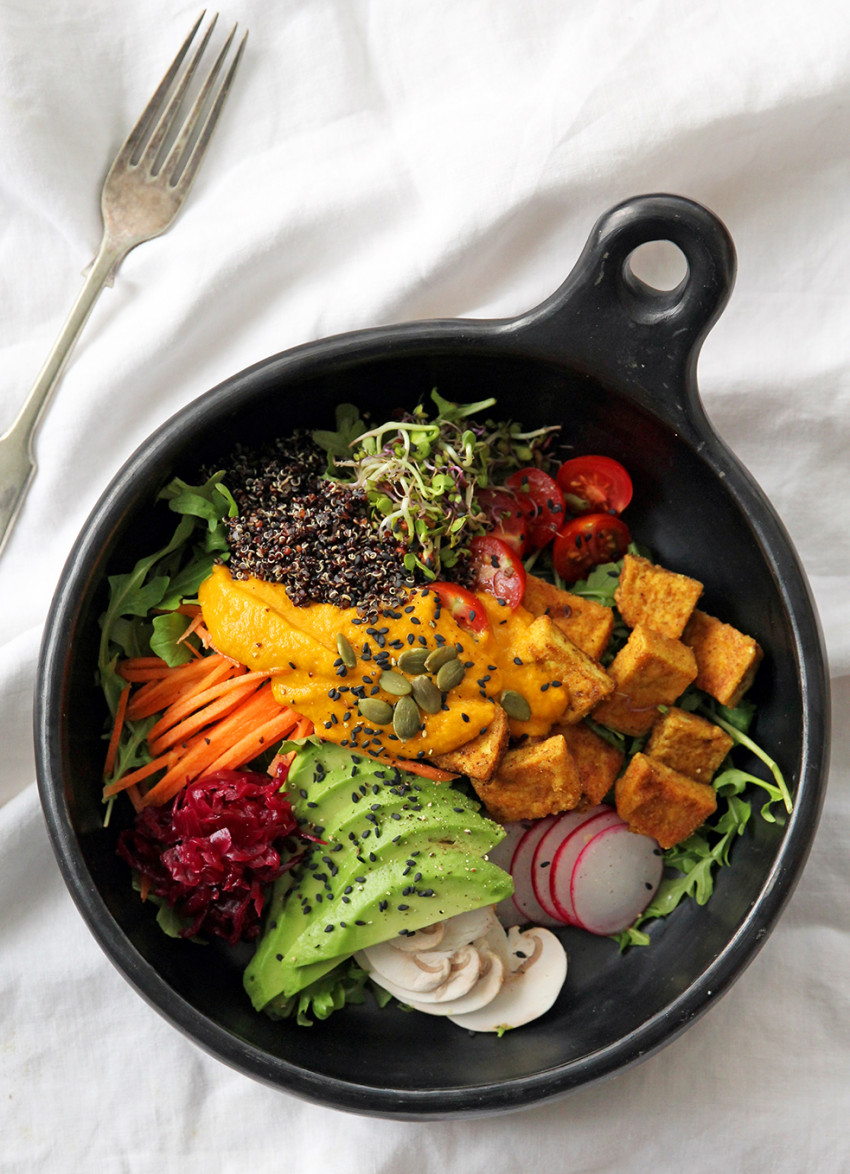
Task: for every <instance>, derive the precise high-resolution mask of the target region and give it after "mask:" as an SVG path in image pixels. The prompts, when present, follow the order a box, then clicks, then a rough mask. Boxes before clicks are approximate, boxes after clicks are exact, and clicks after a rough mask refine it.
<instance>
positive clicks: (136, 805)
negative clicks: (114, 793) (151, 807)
mask: <svg viewBox="0 0 850 1174" xmlns="http://www.w3.org/2000/svg"><path fill="white" fill-rule="evenodd" d="M124 794H125V795H126V796H127V798H128V799H129V800H130V802H131V803H132V804H133V810H134V811H135V812H136V815H138V814H139V812H140V811H141V810H142V792H141V791H140V790H139V784H138V783H133V784H132V785H131V786H129V787H128V788H127V790H126V791H125V792H124Z"/></svg>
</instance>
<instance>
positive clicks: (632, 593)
mask: <svg viewBox="0 0 850 1174" xmlns="http://www.w3.org/2000/svg"><path fill="white" fill-rule="evenodd" d="M701 595H702V583H700V582H698V580H696V579H691V578H689V577H688V576H687V575H680V574H677V573H676V572H675V571H667V570H665V569H664V567H659V566H656V564H655V563H652V562H650V561H649V559H646V558H641V557H640V556H639V555H634V554H627V555H625V557H624V558H623V569H622V572H621V573H620V582H619V584H618V585H617V590H616V591H615V592H614V600H615V602H616V604H617V607H618V608H619V611H620V615H621V616H622V617H623V619H624V620H625V621H626V623H627V624H628V626H629V627H630V628H635V627H637V625H638V624H645V625H646V627H648V628H653V629H654V630H655V631H656V632H661V634H662V635H663V636H669V637H670V638H671V639H673V640H677V639H678V638H679V637H680V636H681V635H682V632H683V631H684V630H685V624H686V623H687V622H688V620H689V619H690V617H691V614H692V612H693V610H694V608H695V607H696V605H697V600H698V599H699V597H700V596H701Z"/></svg>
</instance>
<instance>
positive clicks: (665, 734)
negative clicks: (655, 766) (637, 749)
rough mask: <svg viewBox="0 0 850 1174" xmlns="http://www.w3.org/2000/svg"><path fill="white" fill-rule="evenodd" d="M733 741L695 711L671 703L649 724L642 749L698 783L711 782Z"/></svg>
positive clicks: (718, 727)
mask: <svg viewBox="0 0 850 1174" xmlns="http://www.w3.org/2000/svg"><path fill="white" fill-rule="evenodd" d="M733 745H734V743H733V742H732V739H731V738H730V737H729V735H728V734H727V733H726V731H725V730H721V728H720V726H718V725H715V723H714V722H711V721H708V719H707V718H704V717H700V715H699V714H698V713H688V712H686V711H685V710H684V709H678V708H677V707H676V706H673V708H672V709H670V710H668V712H667V713H665V714H664V715H663V716H662V717H660V718H659V719H658V721H657V722H656V723H655V725H654V726H653V727H652V732H651V733H650V735H649V740H648V741H647V743H646V745H645V746H644V752H645V753H646V754H648V755H649V757H650V758H654V759H658V761H660V762H663V763H664V764H665V765H666V766H670V767H672V768H673V770H677V771H678V772H679V773H680V774H683V775H687V776H688V778H691V779H696V781H697V782H699V783H710V782H711V780H712V778H713V776H714V772H715V771H716V770H717V768H718V767H719V766H720V764H721V762H722V761H723V759H724V758H725V757H726V755H727V754H728V753H729V751H730V750H731V749H732V746H733Z"/></svg>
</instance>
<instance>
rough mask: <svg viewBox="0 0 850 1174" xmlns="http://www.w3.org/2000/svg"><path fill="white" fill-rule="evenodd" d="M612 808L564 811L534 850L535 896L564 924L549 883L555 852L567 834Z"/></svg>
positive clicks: (532, 873)
mask: <svg viewBox="0 0 850 1174" xmlns="http://www.w3.org/2000/svg"><path fill="white" fill-rule="evenodd" d="M610 810H611V809H610V808H609V807H601V806H600V807H589V808H588V809H587V811H564V812H562V813H561V814H560V815H559V816H558V817H557V818H556V820H555V822H554V823H553V824H552V826H551V827H550V828H549V829H548V830H547V831H546V833H545V835H544V836H543V837H542V838H541V840H540V843H539V844H538V845H537V847H536V848H535V850H534V857H533V858H532V862H531V883H532V886H533V888H534V896H535V897H536V898H537V901H538V903H539V904H540V905H541V906H542V907H543V909H545V911H546V912H547V913H548V914H549V916H550V917H551V918H553V919H554V920H555V921H557V922H560V923H561V924H563V922H564V919H563V917H559V915H558V910H557V909H556V908H555V903H554V901H553V900H552V894H551V885H550V883H549V878H550V873H551V866H552V861H553V860H554V858H555V853H556V852H557V851H558V849H559V848H560V846H561V844H562V843H563V842H564V840H566V838H567V836H569V835H570V833H571V832H574V831H575V830H576V828H579V827H581V825H582V824H583V823H587V821H588V820H589V819H593V818H594V816H596V815H601V814H602V813H603V812H606V811H610Z"/></svg>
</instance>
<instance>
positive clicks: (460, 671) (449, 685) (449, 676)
mask: <svg viewBox="0 0 850 1174" xmlns="http://www.w3.org/2000/svg"><path fill="white" fill-rule="evenodd" d="M465 676H466V669H465V668H464V667H463V664H462V663H461V661H459V660H458V658H457V653H455V656H454V659H453V660H447V661H446V662H445V664H443V665H442V666H441V667H440V670H439V672H438V673H437V676H436V678H435V680H436V682H437V688H438V689H439V690H440V692H442V693H448V691H449V689H454V687H455V686H456V685H459V684H460V683H461V681H462V680H463V678H464V677H465Z"/></svg>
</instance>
